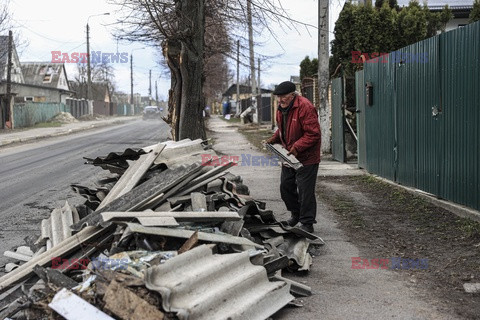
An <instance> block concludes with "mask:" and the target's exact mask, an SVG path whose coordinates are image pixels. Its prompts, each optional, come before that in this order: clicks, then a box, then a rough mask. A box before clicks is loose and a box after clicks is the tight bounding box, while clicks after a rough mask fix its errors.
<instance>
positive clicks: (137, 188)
mask: <svg viewBox="0 0 480 320" xmlns="http://www.w3.org/2000/svg"><path fill="white" fill-rule="evenodd" d="M205 154H209V155H211V157H203V158H204V159H206V158H209V159H212V158H217V159H218V157H216V155H215V152H214V151H213V150H212V149H211V148H209V146H205V145H204V144H202V141H201V140H195V141H191V140H182V141H179V142H172V141H168V142H164V143H159V144H157V145H154V146H149V147H145V148H143V149H140V150H134V149H127V150H125V151H124V152H122V153H110V154H108V155H107V156H103V157H97V158H95V159H86V160H87V163H88V164H91V165H94V166H99V167H101V168H103V169H105V170H108V171H110V172H111V173H112V175H114V176H112V177H111V178H109V179H103V180H101V181H98V183H97V185H96V186H95V187H93V188H92V187H88V186H81V185H72V186H71V187H72V190H74V191H75V192H77V193H78V194H79V195H81V196H82V197H84V198H85V202H84V203H83V204H82V205H79V206H70V205H69V204H68V203H65V205H64V206H63V207H62V208H57V209H54V210H53V211H52V213H51V216H50V217H49V218H48V219H44V220H43V221H42V223H41V230H40V231H41V235H40V236H39V237H38V238H37V239H36V240H35V241H32V243H29V244H28V246H22V247H19V248H18V249H17V250H15V251H7V252H5V255H6V256H8V257H10V258H12V259H15V260H16V261H17V263H16V264H13V263H12V264H9V265H8V270H7V266H6V268H5V269H6V271H10V272H9V273H7V274H6V275H5V276H3V277H2V278H0V301H1V302H0V319H4V318H12V319H18V318H27V319H43V318H58V315H61V316H62V317H64V318H66V319H80V318H82V319H85V318H92V319H265V318H268V317H269V316H270V315H272V314H274V313H275V312H277V311H278V310H279V309H281V308H283V307H284V306H286V305H287V304H289V303H291V302H292V301H293V300H294V296H308V295H310V294H311V290H310V288H309V287H307V286H305V285H303V284H300V283H297V282H295V281H291V280H289V279H286V278H284V277H282V274H281V271H282V270H284V269H289V270H309V268H310V266H311V264H312V257H311V256H310V254H309V253H308V249H309V246H310V245H311V244H312V243H314V244H320V245H321V244H323V241H322V240H321V239H320V238H318V237H317V236H315V235H313V234H310V233H307V232H305V231H303V230H301V229H299V228H296V227H289V226H287V225H285V224H283V223H281V222H278V221H277V220H276V219H275V217H274V215H273V212H272V211H270V210H267V209H266V206H265V203H263V202H261V201H257V200H255V199H254V198H253V197H252V196H250V195H249V191H248V187H247V186H245V185H244V184H243V183H242V179H241V177H239V176H235V175H233V174H231V173H228V172H227V170H228V169H229V168H231V167H232V166H234V165H236V163H234V162H232V161H230V162H226V163H223V162H222V163H221V165H217V166H214V165H212V162H205V161H204V162H201V159H202V155H205ZM209 161H212V160H209ZM217 164H218V163H217ZM20 263H22V264H20Z"/></svg>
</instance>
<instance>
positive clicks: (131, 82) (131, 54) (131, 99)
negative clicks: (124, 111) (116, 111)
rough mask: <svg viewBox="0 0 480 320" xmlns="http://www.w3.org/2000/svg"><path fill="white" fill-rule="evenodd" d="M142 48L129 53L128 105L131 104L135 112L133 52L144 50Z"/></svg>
mask: <svg viewBox="0 0 480 320" xmlns="http://www.w3.org/2000/svg"><path fill="white" fill-rule="evenodd" d="M145 48H146V47H143V48H136V49H133V50H132V51H130V103H131V104H133V109H134V111H135V102H134V101H133V52H134V51H137V50H142V49H145Z"/></svg>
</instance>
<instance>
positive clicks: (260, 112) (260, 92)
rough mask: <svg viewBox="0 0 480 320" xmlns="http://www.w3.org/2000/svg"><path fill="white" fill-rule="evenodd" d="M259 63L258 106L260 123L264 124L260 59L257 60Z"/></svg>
mask: <svg viewBox="0 0 480 320" xmlns="http://www.w3.org/2000/svg"><path fill="white" fill-rule="evenodd" d="M257 61H258V77H257V79H258V99H257V101H258V102H257V104H258V108H257V110H258V112H257V113H258V123H261V122H262V111H263V110H262V107H263V106H262V87H261V86H260V58H257Z"/></svg>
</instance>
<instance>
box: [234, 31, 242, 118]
mask: <svg viewBox="0 0 480 320" xmlns="http://www.w3.org/2000/svg"><path fill="white" fill-rule="evenodd" d="M239 82H240V40H237V101H236V103H235V106H236V107H237V112H236V114H237V115H240V113H242V106H240V105H239V103H240V83H239Z"/></svg>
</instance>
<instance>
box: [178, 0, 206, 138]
mask: <svg viewBox="0 0 480 320" xmlns="http://www.w3.org/2000/svg"><path fill="white" fill-rule="evenodd" d="M180 3H181V16H182V17H183V19H181V20H180V21H181V22H180V25H181V26H180V30H188V31H187V34H188V36H186V37H185V38H184V41H182V51H181V60H180V72H181V75H182V96H181V107H180V124H179V132H178V137H179V140H182V139H185V138H190V139H192V140H193V139H198V138H202V139H205V137H206V135H205V128H204V122H203V109H204V107H205V101H204V97H203V82H204V75H203V59H204V57H203V53H204V43H205V39H204V34H205V0H181V1H180Z"/></svg>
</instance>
